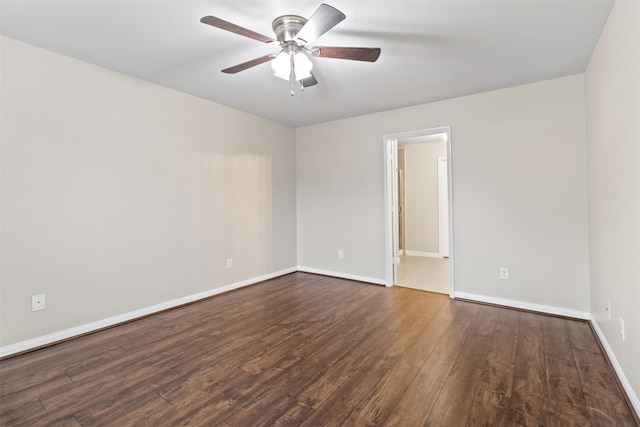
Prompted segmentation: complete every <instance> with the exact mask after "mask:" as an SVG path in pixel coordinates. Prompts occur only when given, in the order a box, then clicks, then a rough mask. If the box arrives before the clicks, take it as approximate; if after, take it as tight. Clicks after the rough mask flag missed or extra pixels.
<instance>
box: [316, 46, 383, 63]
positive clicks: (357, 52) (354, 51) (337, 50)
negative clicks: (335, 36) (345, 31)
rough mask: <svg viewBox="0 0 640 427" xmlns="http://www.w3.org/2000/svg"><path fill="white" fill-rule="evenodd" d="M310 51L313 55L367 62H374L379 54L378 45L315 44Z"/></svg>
mask: <svg viewBox="0 0 640 427" xmlns="http://www.w3.org/2000/svg"><path fill="white" fill-rule="evenodd" d="M311 52H312V54H313V56H319V57H321V58H337V59H353V60H355V61H367V62H376V61H377V59H378V57H379V56H380V48H379V47H335V46H315V47H314V48H313V49H312V50H311ZM316 52H317V53H316Z"/></svg>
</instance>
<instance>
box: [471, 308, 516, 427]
mask: <svg viewBox="0 0 640 427" xmlns="http://www.w3.org/2000/svg"><path fill="white" fill-rule="evenodd" d="M519 321H520V313H519V312H517V311H515V310H507V309H501V311H500V312H499V315H498V320H497V324H496V328H495V331H494V334H493V336H492V338H491V344H490V346H489V351H488V352H487V358H486V360H485V362H484V365H483V367H482V373H481V377H480V383H479V384H478V389H477V391H476V395H475V398H474V401H473V405H472V407H471V410H470V413H469V418H468V419H467V425H468V426H478V425H481V426H499V425H506V424H507V418H508V410H507V406H508V403H509V400H510V399H511V393H512V389H513V376H514V370H515V358H516V347H517V341H518V330H519Z"/></svg>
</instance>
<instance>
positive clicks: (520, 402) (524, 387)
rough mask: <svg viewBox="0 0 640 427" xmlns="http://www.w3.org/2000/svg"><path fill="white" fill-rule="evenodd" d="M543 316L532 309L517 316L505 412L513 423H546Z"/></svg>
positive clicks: (547, 417) (547, 415) (547, 416)
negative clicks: (513, 365) (507, 405)
mask: <svg viewBox="0 0 640 427" xmlns="http://www.w3.org/2000/svg"><path fill="white" fill-rule="evenodd" d="M543 317H544V316H541V315H538V314H533V313H522V315H521V317H520V330H519V332H518V343H517V347H516V360H515V369H514V380H513V392H512V396H511V399H510V401H509V416H508V421H509V422H510V423H512V424H515V425H548V424H549V404H548V398H547V387H546V365H545V356H544V335H543V329H542V318H543Z"/></svg>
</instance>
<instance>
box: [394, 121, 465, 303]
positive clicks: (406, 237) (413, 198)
mask: <svg viewBox="0 0 640 427" xmlns="http://www.w3.org/2000/svg"><path fill="white" fill-rule="evenodd" d="M384 145H385V193H386V194H385V196H386V198H385V200H386V236H387V237H386V254H387V255H386V260H387V261H386V264H387V265H386V271H387V285H388V286H392V285H398V286H407V287H412V288H417V289H421V290H427V291H432V292H441V293H448V294H449V295H450V296H451V297H453V295H454V269H453V247H452V244H451V243H452V241H453V227H452V225H453V220H452V218H453V209H452V195H451V187H452V185H451V181H452V180H451V174H452V171H451V130H450V127H442V128H434V129H426V130H421V131H413V132H405V133H400V134H393V135H386V136H385V137H384Z"/></svg>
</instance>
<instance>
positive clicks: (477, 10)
mask: <svg viewBox="0 0 640 427" xmlns="http://www.w3.org/2000/svg"><path fill="white" fill-rule="evenodd" d="M327 2H328V4H330V5H332V6H334V7H335V8H337V9H339V10H341V11H342V12H343V13H344V14H345V15H346V16H347V18H346V19H345V20H344V21H342V22H341V23H340V24H338V25H337V26H336V27H335V28H333V29H332V30H330V31H329V32H328V33H326V34H325V35H323V36H322V37H320V38H319V39H318V40H317V42H316V44H318V45H325V46H357V47H360V46H362V47H380V48H381V49H382V54H381V55H380V59H378V61H377V62H375V63H368V62H360V61H347V60H339V59H330V58H314V59H313V62H314V70H313V71H314V74H315V75H316V77H317V79H318V81H319V84H318V85H316V86H313V87H310V88H307V89H306V90H305V91H304V92H302V93H300V92H296V95H295V96H293V97H292V96H290V95H289V92H290V85H289V84H288V83H287V82H286V81H284V80H281V79H279V78H277V77H275V76H273V74H272V71H271V67H270V66H269V64H261V65H258V66H256V67H253V68H251V69H249V70H246V71H243V72H240V73H238V74H235V75H230V74H223V73H221V72H220V70H222V69H223V68H227V67H230V66H233V65H236V64H239V63H241V62H245V61H247V60H249V59H253V58H256V57H259V56H262V55H265V54H269V53H275V52H277V50H278V49H277V48H275V47H273V46H269V45H267V44H264V43H261V42H258V41H255V40H252V39H249V38H246V37H242V36H239V35H237V34H233V33H229V32H226V31H223V30H220V29H218V28H214V27H211V26H208V25H205V24H202V23H201V22H200V18H201V17H203V16H205V15H214V16H217V17H219V18H222V19H224V20H227V21H230V22H233V23H235V24H237V25H240V26H243V27H245V28H248V29H250V30H253V31H256V32H258V33H262V34H265V35H268V36H273V32H272V30H271V21H272V20H273V19H274V18H275V17H277V16H280V15H284V14H297V15H301V16H304V17H306V18H309V17H310V16H311V15H312V14H313V12H314V11H315V10H316V8H317V7H318V6H319V4H320V3H321V1H318V0H313V1H310V0H277V1H276V0H256V1H243V0H209V1H176V0H163V1H156V0H137V1H124V0H111V1H103V0H83V1H80V0H71V1H60V0H40V1H30V0H2V1H1V2H0V6H1V9H0V15H1V27H0V30H1V32H2V34H4V35H6V36H8V37H12V38H15V39H18V40H22V41H25V42H27V43H31V44H33V45H36V46H41V47H44V48H46V49H50V50H53V51H56V52H59V53H62V54H64V55H68V56H71V57H75V58H78V59H81V60H83V61H87V62H90V63H94V64H97V65H100V66H102V67H106V68H109V69H112V70H116V71H119V72H122V73H125V74H128V75H131V76H134V77H137V78H140V79H144V80H148V81H151V82H154V83H157V84H160V85H163V86H166V87H170V88H173V89H176V90H179V91H183V92H187V93H190V94H193V95H196V96H199V97H202V98H206V99H210V100H212V101H215V102H217V103H220V104H224V105H227V106H230V107H233V108H237V109H239V110H243V111H246V112H249V113H253V114H256V115H258V116H262V117H265V118H268V119H272V120H275V121H278V122H281V123H284V124H287V125H290V126H294V127H300V126H305V125H309V124H314V123H321V122H326V121H331V120H335V119H340V118H345V117H353V116H357V115H361V114H366V113H371V112H376V111H384V110H389V109H393V108H398V107H405V106H409V105H416V104H423V103H427V102H432V101H437V100H442V99H448V98H453V97H458V96H463V95H468V94H473V93H479V92H484V91H488V90H492V89H499V88H505V87H510V86H515V85H520V84H525V83H529V82H534V81H540V80H545V79H550V78H554V77H560V76H566V75H571V74H576V73H581V72H583V71H584V70H585V67H586V65H587V62H588V60H589V57H590V56H591V53H592V51H593V48H594V46H595V43H596V42H597V40H598V37H599V35H600V32H601V31H602V28H603V26H604V24H605V21H606V19H607V17H608V15H609V11H610V9H611V6H612V4H613V3H612V1H610V0H569V1H558V0H552V1H549V0H547V1H540V0H536V1H533V0H508V1H488V0H471V1H458V0H447V1H432V0H427V1H424V0H383V1H381V0H377V1H364V0H327Z"/></svg>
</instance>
